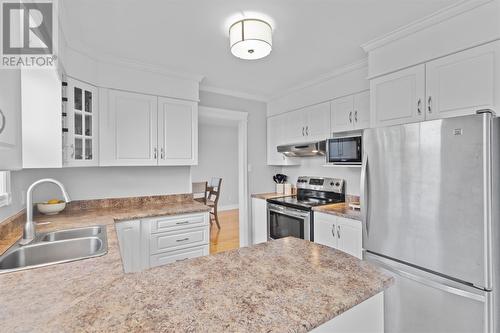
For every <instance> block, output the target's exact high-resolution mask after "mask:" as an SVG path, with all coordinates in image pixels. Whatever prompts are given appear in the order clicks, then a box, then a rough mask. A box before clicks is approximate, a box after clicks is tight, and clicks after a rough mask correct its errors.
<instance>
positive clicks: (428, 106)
mask: <svg viewBox="0 0 500 333" xmlns="http://www.w3.org/2000/svg"><path fill="white" fill-rule="evenodd" d="M427 111H429V113H432V97H431V96H429V99H428V100H427Z"/></svg>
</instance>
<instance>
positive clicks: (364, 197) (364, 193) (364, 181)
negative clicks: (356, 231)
mask: <svg viewBox="0 0 500 333" xmlns="http://www.w3.org/2000/svg"><path fill="white" fill-rule="evenodd" d="M368 177H369V175H368V154H366V153H365V154H364V155H363V163H362V166H361V181H360V183H361V193H360V194H361V195H360V197H361V198H360V199H361V221H362V223H363V224H364V227H365V230H366V235H367V236H368V234H369V232H370V223H369V221H368V207H369V202H368V186H369V185H368V183H369V180H368Z"/></svg>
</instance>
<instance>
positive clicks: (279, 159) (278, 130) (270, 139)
mask: <svg viewBox="0 0 500 333" xmlns="http://www.w3.org/2000/svg"><path fill="white" fill-rule="evenodd" d="M292 119H293V118H291V117H290V114H289V113H285V114H280V115H277V116H273V117H269V118H267V164H268V165H293V164H295V160H294V159H293V158H288V157H286V156H285V155H283V154H281V153H278V150H277V147H278V146H279V145H282V144H286V143H289V142H287V139H286V137H285V135H286V132H287V131H286V129H289V128H290V126H291V121H292Z"/></svg>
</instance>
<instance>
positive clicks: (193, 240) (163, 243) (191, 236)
mask: <svg viewBox="0 0 500 333" xmlns="http://www.w3.org/2000/svg"><path fill="white" fill-rule="evenodd" d="M205 244H208V228H196V229H186V230H178V231H174V232H167V233H161V234H154V235H152V236H151V244H150V254H156V253H161V252H165V251H169V250H174V249H180V248H185V247H192V246H197V245H205Z"/></svg>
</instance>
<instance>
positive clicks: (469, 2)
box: [361, 0, 496, 53]
mask: <svg viewBox="0 0 500 333" xmlns="http://www.w3.org/2000/svg"><path fill="white" fill-rule="evenodd" d="M492 1H496V0H464V1H461V2H459V3H457V4H453V5H451V6H448V7H445V8H443V9H440V10H438V11H437V12H435V13H433V14H430V15H428V16H425V17H423V18H421V19H419V20H416V21H414V22H412V23H410V24H407V25H404V26H402V27H400V28H398V29H396V30H394V31H392V32H389V33H387V34H385V35H382V36H380V37H377V38H375V39H373V40H371V41H369V42H366V43H364V44H362V45H361V47H362V48H363V50H365V52H367V53H368V52H370V51H372V50H375V49H377V48H379V47H381V46H384V45H386V44H389V43H391V42H394V41H396V40H398V39H401V38H404V37H406V36H408V35H411V34H414V33H416V32H418V31H420V30H423V29H426V28H429V27H431V26H433V25H436V24H439V23H441V22H443V21H446V20H448V19H450V18H452V17H455V16H457V15H460V14H462V13H464V12H467V11H470V10H472V9H474V8H477V7H480V6H482V5H484V4H486V3H488V2H492Z"/></svg>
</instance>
